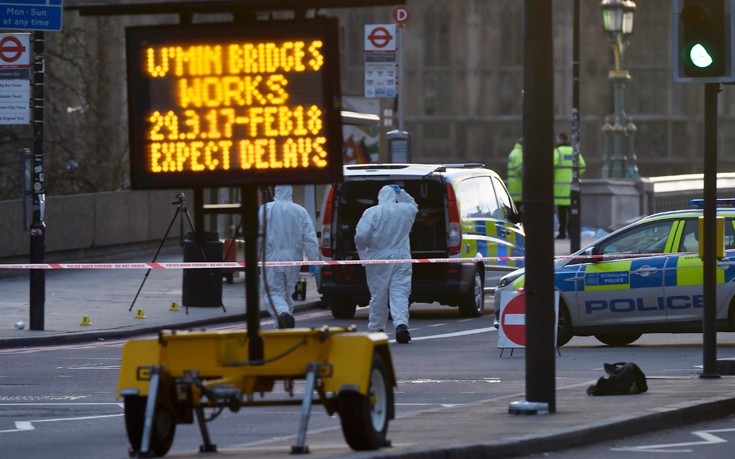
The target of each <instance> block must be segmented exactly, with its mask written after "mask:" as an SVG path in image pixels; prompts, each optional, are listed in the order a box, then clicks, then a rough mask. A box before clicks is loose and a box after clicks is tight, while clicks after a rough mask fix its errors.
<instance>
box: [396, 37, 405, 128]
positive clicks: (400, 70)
mask: <svg viewBox="0 0 735 459" xmlns="http://www.w3.org/2000/svg"><path fill="white" fill-rule="evenodd" d="M396 40H397V43H396V45H397V48H398V130H399V131H403V130H404V129H403V126H404V125H403V119H404V108H405V105H406V104H405V97H404V92H405V87H406V86H405V84H404V81H405V78H404V75H406V72H405V71H404V70H403V24H398V27H396Z"/></svg>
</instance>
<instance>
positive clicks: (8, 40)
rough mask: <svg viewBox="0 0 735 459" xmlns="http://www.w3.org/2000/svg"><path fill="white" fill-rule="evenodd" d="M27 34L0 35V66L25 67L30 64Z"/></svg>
mask: <svg viewBox="0 0 735 459" xmlns="http://www.w3.org/2000/svg"><path fill="white" fill-rule="evenodd" d="M29 37H30V36H29V35H28V34H0V65H3V66H13V67H18V66H27V65H29V63H30V57H29V54H30V52H29V50H28V45H29V43H30V38H29Z"/></svg>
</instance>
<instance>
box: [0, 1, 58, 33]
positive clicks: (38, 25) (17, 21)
mask: <svg viewBox="0 0 735 459" xmlns="http://www.w3.org/2000/svg"><path fill="white" fill-rule="evenodd" d="M62 2H63V0H0V30H42V31H47V30H50V31H59V30H61V14H62V12H63V6H62Z"/></svg>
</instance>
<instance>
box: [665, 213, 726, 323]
mask: <svg viewBox="0 0 735 459" xmlns="http://www.w3.org/2000/svg"><path fill="white" fill-rule="evenodd" d="M681 226H682V231H680V234H679V235H678V236H677V238H676V251H678V252H681V253H679V254H677V255H676V256H673V255H672V257H671V259H670V260H669V262H668V263H667V264H666V277H665V282H664V295H665V303H664V305H665V307H666V309H667V311H668V317H669V322H671V323H672V324H673V322H678V323H679V324H680V325H682V326H685V325H686V324H687V323H691V325H692V326H696V327H699V326H701V321H702V311H703V308H704V301H703V297H702V279H703V266H702V259H701V258H699V220H698V218H697V217H693V218H688V219H686V220H684V221H682V223H681ZM734 239H735V231H733V221H732V219H731V218H727V219H726V221H725V248H726V249H728V248H734V247H735V246H734V245H733V242H735V241H734ZM727 255H728V256H729V258H726V259H724V260H722V261H723V263H718V264H717V318H718V319H726V318H727V316H728V309H729V305H730V299H731V298H732V295H733V287H734V286H735V283H733V282H735V266H731V265H730V264H729V263H728V260H729V259H733V258H735V253H733V252H732V251H728V252H727Z"/></svg>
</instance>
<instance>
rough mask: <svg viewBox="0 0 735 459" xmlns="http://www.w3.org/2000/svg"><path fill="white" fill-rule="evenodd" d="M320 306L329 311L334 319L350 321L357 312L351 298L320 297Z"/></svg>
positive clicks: (337, 296) (336, 296)
mask: <svg viewBox="0 0 735 459" xmlns="http://www.w3.org/2000/svg"><path fill="white" fill-rule="evenodd" d="M322 306H323V307H324V308H329V309H331V310H332V317H334V318H335V319H352V318H353V317H355V311H356V310H357V304H356V303H355V301H354V300H353V299H352V298H350V297H349V296H341V295H322Z"/></svg>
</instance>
